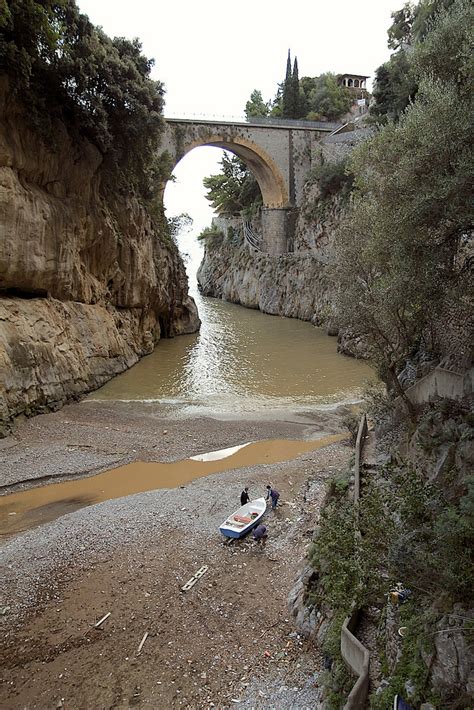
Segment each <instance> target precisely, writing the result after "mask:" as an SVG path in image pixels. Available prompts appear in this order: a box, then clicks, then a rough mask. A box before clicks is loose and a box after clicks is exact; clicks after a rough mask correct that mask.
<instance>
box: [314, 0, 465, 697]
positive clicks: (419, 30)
mask: <svg viewBox="0 0 474 710" xmlns="http://www.w3.org/2000/svg"><path fill="white" fill-rule="evenodd" d="M417 18H418V19H417ZM402 20H404V22H405V24H403V22H402ZM422 20H423V21H422ZM472 21H473V9H472V5H471V3H469V2H467V0H454V2H445V3H443V2H432V3H431V2H430V3H427V2H425V0H422V2H420V3H419V5H418V6H417V7H416V8H410V7H408V6H406V7H405V8H404V10H403V11H400V13H395V23H394V25H393V26H392V28H391V30H390V35H389V36H390V38H391V39H390V41H391V42H394V41H395V39H394V37H396V41H397V42H400V43H401V42H402V41H404V42H405V41H407V38H409V39H410V40H411V38H415V37H416V39H413V41H412V42H411V44H412V49H411V51H410V52H406V53H404V54H403V55H400V56H402V57H403V59H402V61H403V62H406V63H407V66H408V68H409V75H410V77H411V78H412V79H413V81H414V83H415V84H416V95H415V94H413V96H412V101H411V102H410V103H407V105H406V107H402V106H401V103H400V104H399V109H397V111H395V110H394V109H393V106H394V104H392V109H390V110H388V109H386V113H385V116H386V117H387V121H386V122H385V124H386V125H383V127H381V128H380V130H378V131H377V132H376V133H375V135H374V136H373V137H372V138H371V139H369V140H368V141H366V142H364V143H363V144H361V145H360V147H358V148H357V149H356V150H355V151H354V152H353V154H352V155H351V158H350V161H349V167H348V170H349V171H350V172H351V173H352V174H353V175H354V188H353V192H352V196H351V201H350V207H349V209H348V210H347V211H346V215H345V217H344V219H343V221H342V223H341V225H340V228H339V229H338V232H337V239H336V250H337V259H336V266H335V268H334V270H333V275H334V279H335V281H336V284H337V288H338V296H337V304H336V306H337V313H338V322H339V324H340V325H342V327H343V328H346V329H349V330H350V331H351V332H352V333H353V334H354V336H355V337H357V338H358V339H359V340H360V341H362V342H363V343H364V347H365V349H366V351H367V352H368V353H369V354H370V356H371V359H372V361H373V362H374V363H375V364H376V365H377V367H378V371H379V374H380V376H381V378H382V380H383V381H384V382H385V383H386V385H387V395H386V396H383V397H381V396H380V395H378V396H377V397H376V398H375V399H372V400H371V401H370V402H368V403H367V407H368V409H369V411H370V413H371V416H372V418H373V419H374V421H375V423H376V430H377V433H378V443H379V452H381V453H382V454H384V455H385V461H386V462H385V463H384V464H380V463H379V465H378V466H377V467H375V468H374V469H371V470H370V471H369V472H368V473H366V474H365V475H364V478H363V482H362V493H361V499H360V502H359V503H358V504H357V505H354V504H353V503H352V502H351V499H350V498H351V497H350V495H348V492H349V480H343V481H339V482H338V481H336V482H333V485H332V490H331V492H330V497H329V501H328V504H327V506H326V508H325V511H324V513H323V516H322V520H321V526H320V529H319V530H318V531H317V535H316V536H315V540H314V543H313V546H312V549H311V551H310V557H311V561H312V564H313V565H314V567H315V569H316V570H317V572H318V579H317V584H316V586H315V587H314V588H313V589H312V590H310V594H309V602H310V603H312V604H315V605H316V606H317V607H318V608H319V609H321V610H322V611H323V613H324V614H325V615H326V616H327V617H329V618H330V619H331V620H332V626H331V628H330V630H329V633H328V634H327V637H326V651H327V653H328V654H330V655H331V656H332V657H333V658H334V659H335V660H336V662H335V664H334V666H333V670H332V673H331V674H329V676H328V678H327V679H326V684H327V689H328V703H329V707H331V708H335V709H336V708H339V707H341V706H342V704H343V702H344V698H345V697H347V690H348V681H347V674H346V673H345V672H343V664H342V661H341V659H340V655H339V649H338V643H337V641H338V639H339V632H340V627H341V623H342V620H343V618H344V616H345V615H346V614H348V613H349V611H350V608H351V602H352V601H353V600H354V601H355V603H356V605H357V606H358V607H364V608H368V607H369V608H371V610H372V613H374V610H375V613H376V618H377V619H378V621H377V625H376V626H375V628H374V629H373V638H372V645H371V648H370V650H371V653H372V660H371V667H372V680H376V682H378V683H380V682H381V681H382V680H383V683H382V685H381V686H380V688H379V691H378V692H377V693H375V692H374V693H373V694H372V695H371V698H370V707H373V708H377V709H378V710H385V708H387V707H389V706H391V705H392V703H393V697H394V694H395V693H399V694H401V695H402V696H403V697H405V698H406V699H407V700H408V702H410V703H411V704H412V705H414V706H415V707H419V704H420V703H422V702H425V701H430V702H433V703H434V704H435V706H436V707H446V708H468V707H471V698H470V696H469V680H468V671H467V670H466V668H468V665H469V663H468V656H469V646H470V644H471V643H472V623H473V622H472V609H471V607H472V585H473V560H472V548H473V542H474V540H473V536H472V529H473V520H474V505H473V501H474V499H473V490H474V489H473V480H472V473H471V472H472V466H473V465H474V460H473V448H472V442H473V440H474V429H473V419H472V395H469V394H468V392H467V391H466V395H465V397H464V399H460V400H458V401H455V400H449V399H439V400H438V401H437V402H435V403H428V404H425V405H424V406H416V405H415V404H413V402H412V401H410V400H409V399H408V397H407V395H406V393H405V387H406V382H407V380H408V379H409V378H407V368H408V366H409V365H410V366H412V369H413V371H414V372H415V373H416V371H417V369H418V368H417V365H419V364H420V363H424V365H425V366H426V367H425V368H424V370H423V372H424V374H425V373H426V372H427V371H429V370H430V369H432V368H433V367H434V366H435V365H436V364H439V363H441V364H442V365H444V366H445V367H449V368H452V369H455V370H457V371H459V372H465V371H466V370H467V369H468V368H470V367H472V343H473V342H474V339H473V335H474V321H473V312H474V309H473V305H474V304H473V299H472V294H473V290H472V247H473V245H472V221H473V214H472V207H471V205H470V198H469V194H470V184H471V182H472V160H471V137H470V132H471V128H470V123H471V121H470V116H471V113H472V98H471V96H472V91H471V90H472V74H471V69H472V58H471V53H470V49H469V48H470V43H471V28H472ZM402 25H403V27H404V30H403V31H402V29H403V27H402ZM415 28H416V30H415ZM394 61H396V62H398V61H400V57H398V58H397V59H396V60H394ZM391 68H392V69H393V65H391ZM390 81H391V82H392V88H393V90H394V92H395V90H396V89H397V87H398V88H400V85H399V84H397V80H395V79H393V78H392V79H390ZM397 90H398V89H397ZM381 105H382V104H381V102H380V101H379V102H378V108H379V109H380V108H381ZM384 111H385V109H384ZM395 113H396V114H397V115H396V121H395V120H391V119H392V118H393V119H395ZM420 369H423V368H420ZM415 377H416V374H415ZM411 382H412V380H411V381H410V383H411ZM399 396H401V398H402V401H404V402H405V404H406V406H407V412H406V413H405V416H403V412H402V411H401V409H400V408H399V407H397V406H395V405H394V399H395V398H396V397H399ZM341 520H343V521H344V524H341ZM356 530H358V531H360V535H357V534H356V535H355V534H354V533H355V531H356ZM397 582H401V583H402V585H403V587H405V588H408V589H410V590H411V596H410V597H409V600H408V601H407V602H406V603H405V604H403V605H401V606H398V605H396V604H391V603H387V597H386V595H387V593H388V591H389V590H390V589H391V588H393V586H394V585H395V584H396V583H397ZM399 628H400V629H401V632H400V633H398V629H399ZM453 659H454V660H453ZM377 667H378V670H377ZM349 686H350V684H349Z"/></svg>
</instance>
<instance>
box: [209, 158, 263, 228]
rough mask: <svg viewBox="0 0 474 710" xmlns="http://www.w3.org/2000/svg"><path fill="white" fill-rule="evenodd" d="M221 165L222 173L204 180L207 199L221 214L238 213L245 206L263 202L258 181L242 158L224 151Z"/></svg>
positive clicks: (248, 206)
mask: <svg viewBox="0 0 474 710" xmlns="http://www.w3.org/2000/svg"><path fill="white" fill-rule="evenodd" d="M221 165H222V172H221V173H219V174H218V175H210V176H209V177H206V178H204V180H203V183H204V187H205V188H206V189H207V195H206V199H208V200H209V202H210V203H211V204H212V207H213V209H215V210H216V212H217V213H218V214H219V215H228V216H230V215H238V214H240V213H241V211H242V210H244V209H245V208H250V207H252V206H253V205H255V204H261V202H262V197H261V193H260V188H259V187H258V184H257V181H256V180H255V178H254V177H253V175H252V173H251V172H250V171H249V170H248V169H247V166H246V165H245V163H244V162H243V161H242V160H240V158H238V157H237V156H235V155H233V156H231V157H229V156H228V154H227V153H224V155H223V157H222V160H221Z"/></svg>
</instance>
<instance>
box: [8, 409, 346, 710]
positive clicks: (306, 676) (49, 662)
mask: <svg viewBox="0 0 474 710" xmlns="http://www.w3.org/2000/svg"><path fill="white" fill-rule="evenodd" d="M52 416H53V417H55V416H56V415H52ZM62 416H64V414H63V415H62ZM115 423H117V421H116V422H115ZM220 424H221V423H219V424H218V426H219V427H220ZM227 424H228V423H224V427H223V429H226V426H225V425H227ZM280 424H281V423H279V425H278V426H280ZM320 424H321V423H316V426H315V430H314V431H313V432H312V434H313V435H314V434H316V433H317V432H318V427H319V426H320ZM48 426H49V425H48ZM51 426H53V424H51ZM160 426H162V425H161V424H160ZM193 426H194V427H196V428H195V429H194V431H195V432H196V433H197V431H198V427H197V425H196V423H194V424H193ZM207 426H208V427H209V423H208V424H207ZM212 426H213V427H216V424H215V423H213V424H212ZM288 426H290V427H291V426H297V425H293V424H291V425H288ZM132 427H133V424H130V428H132ZM238 427H240V430H241V432H242V436H247V435H248V433H249V429H250V427H254V435H256V434H258V433H260V432H264V436H266V435H267V432H268V431H269V430H270V428H271V427H274V423H268V422H267V423H265V424H264V425H263V426H262V427H261V428H260V430H259V431H257V429H258V428H259V427H258V426H257V425H255V424H249V423H235V422H233V423H231V426H229V427H228V429H227V430H226V431H225V433H223V432H222V431H220V433H219V443H218V444H217V445H214V446H213V448H218V447H220V446H221V445H222V446H230V445H233V444H235V443H238V442H236V441H235V439H234V438H233V437H234V435H235V431H236V430H237V429H238ZM232 428H233V431H231V429H232ZM321 428H323V427H321ZM337 428H338V427H337V425H336V421H335V420H330V421H329V422H328V427H327V429H326V431H328V430H329V432H331V431H332V432H334V431H335V430H337ZM281 429H283V428H282V427H281ZM300 429H301V426H300ZM309 429H310V427H308V432H307V433H311V432H310V431H309ZM244 430H245V432H244ZM282 433H283V432H282ZM59 438H60V437H59ZM204 438H205V437H202V439H204ZM254 438H257V436H254ZM40 443H41V444H42V442H40ZM186 443H187V442H185V445H184V447H182V448H184V449H186ZM205 445H207V444H205ZM58 448H60V444H58ZM176 448H178V447H177V446H176ZM7 451H12V449H6V450H4V453H6V452H7ZM35 451H36V453H37V452H38V449H37V448H36V449H35ZM193 453H194V451H193ZM350 454H351V450H350V449H349V448H348V447H347V446H344V445H342V444H333V445H332V446H330V447H328V448H325V449H319V450H317V451H314V452H309V453H306V454H304V455H303V456H301V457H300V458H299V459H297V460H296V461H292V462H289V463H285V464H271V465H261V466H255V467H248V468H246V469H240V470H237V471H235V470H234V471H226V472H224V473H221V474H214V475H213V476H209V477H206V478H202V479H198V480H196V481H193V482H192V483H190V484H188V485H186V486H185V487H184V488H183V489H170V490H159V491H151V492H147V493H142V494H139V495H135V496H131V497H128V498H121V499H117V500H111V501H106V502H104V503H101V504H99V505H95V506H91V507H89V508H85V509H82V510H80V511H76V512H74V513H71V514H70V515H66V516H64V517H62V518H59V519H58V520H56V521H54V522H52V523H48V524H46V525H44V526H41V527H39V528H36V529H34V530H31V531H29V532H26V533H23V534H21V535H18V536H17V537H15V538H12V539H10V540H9V541H7V542H6V543H5V544H4V545H3V546H2V548H1V550H0V555H1V559H2V563H3V564H4V567H3V570H2V573H3V579H4V580H5V584H4V588H3V590H2V598H1V600H0V604H2V605H3V604H5V605H9V606H10V610H9V612H8V613H7V615H5V616H2V617H0V623H1V624H2V626H3V632H4V633H3V638H4V644H3V649H2V658H1V661H2V668H3V678H2V681H3V682H2V687H1V690H0V706H1V707H5V708H9V709H11V710H16V709H18V710H19V709H20V708H21V709H23V708H28V709H29V708H59V707H64V708H68V709H73V708H74V709H76V708H77V709H78V710H79V709H82V708H84V709H86V708H87V709H88V710H89V709H90V708H130V707H134V706H137V707H151V708H157V709H161V708H163V709H164V708H178V707H185V708H196V709H200V708H208V707H216V708H226V707H243V708H250V707H254V708H272V707H274V708H278V710H283V709H284V708H298V709H301V710H303V709H304V708H306V707H307V708H310V707H311V708H317V707H319V706H320V691H319V688H318V687H317V674H318V672H319V670H320V659H319V655H318V652H317V649H314V648H310V647H308V646H307V645H306V642H304V641H303V640H302V639H300V638H298V636H297V633H296V631H295V628H294V626H293V625H292V620H291V619H290V618H289V616H288V607H287V597H288V593H289V591H290V589H291V587H292V585H293V582H294V579H295V575H296V574H297V572H298V570H299V567H300V564H301V560H302V558H303V556H304V553H305V548H306V546H307V544H308V543H309V541H310V538H311V532H312V530H313V528H314V525H315V522H316V520H317V517H318V513H319V508H320V505H321V501H322V498H323V495H324V485H325V483H324V482H325V479H327V477H328V476H331V475H332V474H333V473H334V472H335V471H336V470H338V469H340V468H342V467H344V466H345V465H346V464H347V460H348V459H349V457H350ZM268 481H271V482H272V483H274V485H275V486H276V487H277V488H278V489H279V490H280V492H281V496H282V500H283V502H284V503H285V505H282V506H281V507H280V508H279V509H278V510H277V511H276V512H271V511H269V512H268V513H267V516H266V524H267V526H268V531H269V539H268V542H267V544H266V546H265V547H260V546H258V545H257V544H256V543H254V542H252V541H251V540H244V541H241V542H236V543H233V544H230V545H225V544H224V542H223V538H221V536H220V535H219V533H218V531H217V527H218V525H219V524H220V523H221V522H222V520H223V519H224V517H225V516H226V515H227V514H228V512H229V510H232V509H235V507H237V505H238V496H239V493H240V490H241V486H242V485H243V484H244V483H245V484H246V485H249V486H250V489H251V493H252V495H253V496H257V495H260V494H261V493H262V492H263V490H264V487H265V484H266V483H267V482H268ZM308 481H312V483H308ZM202 565H207V566H208V568H209V569H208V571H207V573H206V574H205V575H204V576H203V577H202V578H201V579H200V580H199V581H198V583H197V584H196V585H195V586H194V587H193V588H192V589H191V590H190V591H189V592H187V593H183V592H181V586H182V585H183V584H184V583H185V582H186V581H187V580H188V579H189V578H190V577H191V576H192V575H193V574H194V572H196V570H197V569H198V568H199V567H201V566H202ZM109 611H110V612H111V615H110V617H109V618H108V619H107V620H106V622H104V624H103V625H102V627H101V628H100V630H96V629H94V628H93V625H94V623H95V622H96V621H98V620H99V619H100V618H101V617H102V616H103V615H104V614H106V613H108V612H109ZM146 632H147V633H148V637H147V639H146V641H145V643H144V645H143V648H142V651H141V653H140V654H139V655H138V653H137V650H138V646H139V644H140V641H141V640H142V639H143V636H144V634H145V633H146ZM237 701H238V702H237Z"/></svg>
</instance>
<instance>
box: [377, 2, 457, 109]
mask: <svg viewBox="0 0 474 710" xmlns="http://www.w3.org/2000/svg"><path fill="white" fill-rule="evenodd" d="M454 1H455V0H421V1H420V2H419V3H418V5H416V6H415V7H414V6H412V5H411V4H410V3H406V4H405V5H404V6H403V8H402V9H401V10H398V11H397V12H394V13H392V19H393V23H392V25H391V26H390V28H389V30H388V46H389V47H390V48H391V49H394V50H397V51H396V52H394V54H392V56H391V57H390V59H389V61H388V62H386V63H385V64H383V65H382V66H380V67H379V68H378V69H377V70H376V73H375V85H374V92H373V98H374V103H373V105H372V107H371V111H370V112H371V115H372V116H374V117H376V120H377V121H378V122H380V123H384V122H386V121H387V120H388V119H393V120H398V117H399V116H400V114H401V113H402V112H403V111H404V110H405V108H406V107H407V106H408V104H409V103H410V101H412V100H413V99H414V97H415V95H416V92H417V84H416V80H415V78H414V75H413V71H412V63H411V60H410V57H409V56H408V54H407V51H408V50H410V49H412V48H416V47H417V46H418V45H419V44H420V43H422V42H423V41H424V40H425V38H427V37H428V36H429V34H430V32H431V30H432V29H433V27H434V26H435V25H436V20H437V17H438V16H441V15H442V14H443V13H445V12H446V11H448V10H449V9H450V8H451V6H452V5H453V2H454ZM407 48H408V49H407Z"/></svg>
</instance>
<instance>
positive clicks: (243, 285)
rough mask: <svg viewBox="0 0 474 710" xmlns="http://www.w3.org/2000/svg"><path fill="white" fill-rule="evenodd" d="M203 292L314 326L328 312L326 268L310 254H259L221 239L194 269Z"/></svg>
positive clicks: (206, 251) (328, 284)
mask: <svg viewBox="0 0 474 710" xmlns="http://www.w3.org/2000/svg"><path fill="white" fill-rule="evenodd" d="M197 276H198V282H199V285H200V288H201V290H202V292H203V294H204V295H206V296H214V297H216V298H221V299H223V300H226V301H231V302H233V303H239V304H241V305H243V306H246V307H247V308H258V309H259V310H261V311H263V312H264V313H270V314H272V315H280V316H286V317H288V318H299V319H301V320H305V321H311V322H312V323H313V324H314V325H320V324H321V323H322V322H323V320H326V317H327V315H328V313H330V310H331V306H330V282H329V280H328V277H327V274H326V268H325V266H324V265H323V264H321V263H320V262H319V261H318V260H317V259H315V258H314V257H313V256H312V255H310V254H304V255H301V256H300V255H298V254H284V255H282V256H279V257H274V256H269V255H268V254H261V253H257V252H255V251H250V249H249V248H248V247H247V246H246V245H245V244H242V245H241V246H240V247H236V246H235V245H233V244H231V243H230V242H229V241H227V240H222V241H221V242H219V243H218V244H215V243H213V244H208V245H206V248H205V255H204V259H203V262H202V264H201V266H200V268H199V271H198V275H197Z"/></svg>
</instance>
